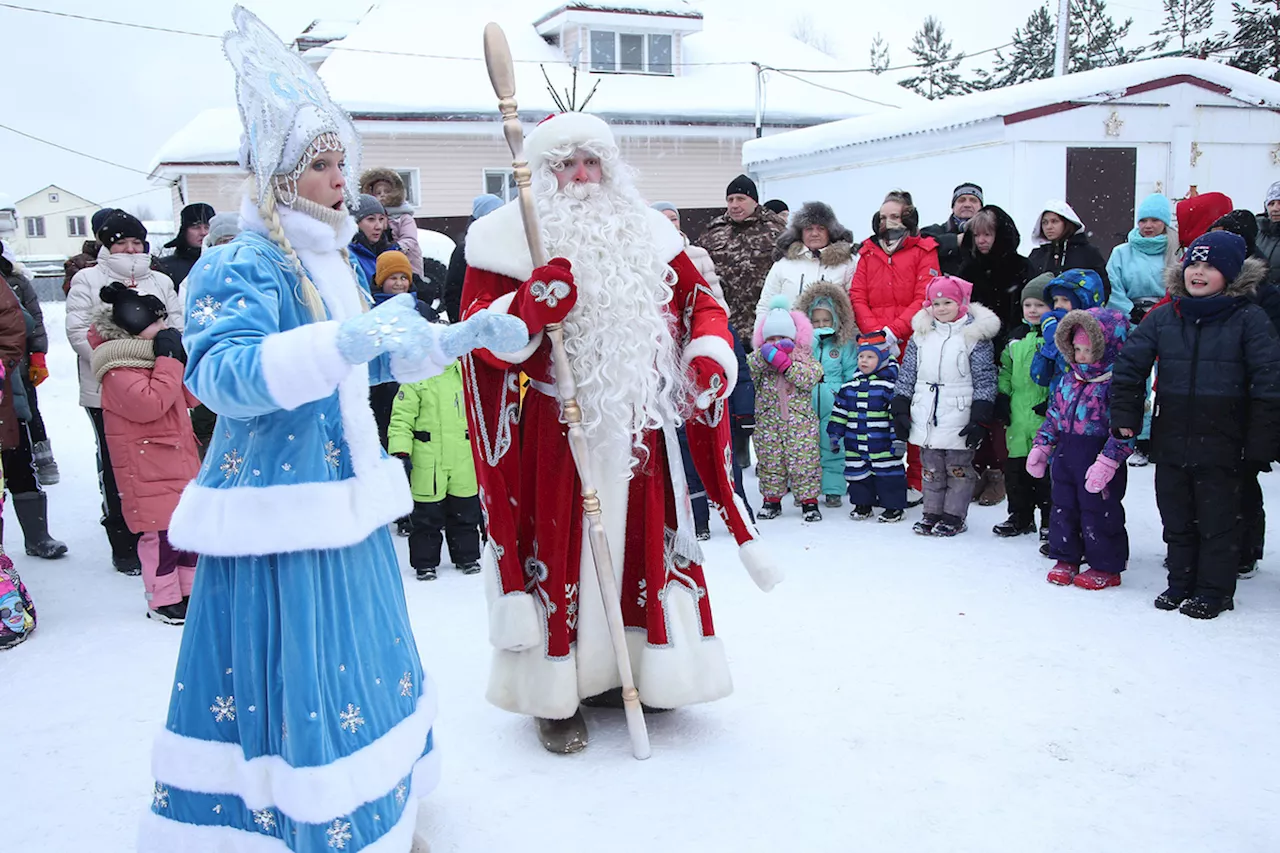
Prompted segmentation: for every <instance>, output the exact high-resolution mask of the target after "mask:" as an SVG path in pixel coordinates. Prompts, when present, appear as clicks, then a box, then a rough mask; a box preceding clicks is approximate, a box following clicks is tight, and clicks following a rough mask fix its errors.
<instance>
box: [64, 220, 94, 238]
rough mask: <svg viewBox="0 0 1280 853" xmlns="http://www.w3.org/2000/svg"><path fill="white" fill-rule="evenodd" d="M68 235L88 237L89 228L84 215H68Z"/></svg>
mask: <svg viewBox="0 0 1280 853" xmlns="http://www.w3.org/2000/svg"><path fill="white" fill-rule="evenodd" d="M67 236H68V237H87V236H89V229H88V227H86V225H85V221H84V217H83V216H68V217H67Z"/></svg>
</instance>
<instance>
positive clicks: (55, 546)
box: [13, 492, 141, 568]
mask: <svg viewBox="0 0 1280 853" xmlns="http://www.w3.org/2000/svg"><path fill="white" fill-rule="evenodd" d="M48 513H49V497H48V495H46V494H45V493H44V492H24V493H22V494H20V495H14V496H13V514H14V515H16V516H18V523H19V524H21V525H22V535H23V538H25V539H26V541H27V556H29V557H39V558H40V559H42V560H56V559H57V558H58V557H61V556H62V555H63V554H65V553H67V546H66V543H64V542H59V541H58V540H57V539H54V538H53V537H52V536H50V535H49V517H48ZM139 568H141V567H139Z"/></svg>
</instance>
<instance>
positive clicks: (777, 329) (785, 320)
mask: <svg viewBox="0 0 1280 853" xmlns="http://www.w3.org/2000/svg"><path fill="white" fill-rule="evenodd" d="M760 334H761V335H762V336H763V338H764V340H766V341H767V340H769V338H776V337H781V338H791V339H792V340H795V337H796V321H795V319H794V318H792V316H791V300H790V299H787V297H785V296H775V297H773V299H772V300H770V302H769V311H768V312H767V313H766V314H765V315H764V325H763V326H762V327H761V328H760Z"/></svg>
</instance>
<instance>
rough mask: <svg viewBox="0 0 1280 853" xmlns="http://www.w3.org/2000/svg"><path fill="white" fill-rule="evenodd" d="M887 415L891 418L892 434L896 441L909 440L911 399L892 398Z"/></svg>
mask: <svg viewBox="0 0 1280 853" xmlns="http://www.w3.org/2000/svg"><path fill="white" fill-rule="evenodd" d="M889 414H890V415H891V416H892V417H893V434H894V436H895V437H896V438H897V439H898V441H910V440H911V398H910V397H894V398H893V401H892V402H891V403H889Z"/></svg>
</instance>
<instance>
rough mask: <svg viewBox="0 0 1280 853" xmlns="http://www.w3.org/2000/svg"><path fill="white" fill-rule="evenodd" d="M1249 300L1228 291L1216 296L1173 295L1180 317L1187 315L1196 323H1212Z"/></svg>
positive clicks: (1175, 307)
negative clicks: (1229, 294)
mask: <svg viewBox="0 0 1280 853" xmlns="http://www.w3.org/2000/svg"><path fill="white" fill-rule="evenodd" d="M1247 301H1248V297H1246V296H1228V295H1227V294H1226V293H1219V294H1216V295H1214V296H1201V297H1198V298H1197V297H1194V296H1175V297H1173V307H1174V310H1175V311H1177V312H1178V316H1179V317H1186V318H1187V319H1188V320H1191V321H1192V322H1194V323H1212V322H1213V321H1214V320H1218V319H1220V318H1222V317H1225V316H1226V315H1228V314H1230V313H1231V312H1232V311H1234V310H1236V306H1238V305H1241V304H1243V303H1244V302H1247Z"/></svg>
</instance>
